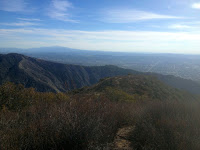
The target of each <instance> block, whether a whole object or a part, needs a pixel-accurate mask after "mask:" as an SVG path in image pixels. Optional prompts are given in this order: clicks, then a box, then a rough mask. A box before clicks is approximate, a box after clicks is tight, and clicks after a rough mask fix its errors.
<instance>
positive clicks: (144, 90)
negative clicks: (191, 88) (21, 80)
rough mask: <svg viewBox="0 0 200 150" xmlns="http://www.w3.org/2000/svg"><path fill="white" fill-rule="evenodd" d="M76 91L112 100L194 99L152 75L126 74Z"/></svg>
mask: <svg viewBox="0 0 200 150" xmlns="http://www.w3.org/2000/svg"><path fill="white" fill-rule="evenodd" d="M77 93H79V94H82V95H85V94H88V95H90V96H91V95H93V96H95V97H101V96H104V97H107V98H108V99H109V100H112V101H137V100H162V101H179V100H188V99H190V100H195V99H196V97H195V96H193V95H191V94H189V93H187V92H183V91H180V90H178V89H175V88H172V87H170V86H168V85H166V84H164V83H162V82H161V81H159V80H158V79H157V78H156V77H154V76H147V75H128V76H118V77H111V78H106V79H103V80H101V81H100V82H99V83H97V84H95V85H94V86H92V87H87V88H83V89H81V90H80V91H77Z"/></svg>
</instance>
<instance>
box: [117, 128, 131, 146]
mask: <svg viewBox="0 0 200 150" xmlns="http://www.w3.org/2000/svg"><path fill="white" fill-rule="evenodd" d="M131 131H133V127H124V128H121V129H119V131H118V132H117V135H116V138H115V140H114V150H132V148H131V142H130V141H129V139H128V136H129V134H130V132H131Z"/></svg>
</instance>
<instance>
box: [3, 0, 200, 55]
mask: <svg viewBox="0 0 200 150" xmlns="http://www.w3.org/2000/svg"><path fill="white" fill-rule="evenodd" d="M43 46H65V47H70V48H77V49H87V50H104V51H106V50H107V51H131V52H170V53H200V0H0V47H17V48H32V47H43Z"/></svg>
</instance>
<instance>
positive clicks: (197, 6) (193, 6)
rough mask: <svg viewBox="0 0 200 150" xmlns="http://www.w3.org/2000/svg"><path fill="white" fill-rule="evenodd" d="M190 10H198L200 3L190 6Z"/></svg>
mask: <svg viewBox="0 0 200 150" xmlns="http://www.w3.org/2000/svg"><path fill="white" fill-rule="evenodd" d="M192 8H194V9H200V2H199V3H194V4H192Z"/></svg>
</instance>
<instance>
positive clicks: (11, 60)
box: [0, 53, 200, 94]
mask: <svg viewBox="0 0 200 150" xmlns="http://www.w3.org/2000/svg"><path fill="white" fill-rule="evenodd" d="M0 70H1V72H0V84H3V83H5V82H8V81H10V82H14V83H20V84H23V85H24V86H25V87H33V88H35V89H36V90H37V91H41V92H48V91H51V92H65V91H70V90H73V89H78V88H82V87H85V86H91V85H93V84H95V83H97V82H98V81H99V80H100V79H103V78H106V77H114V76H122V75H128V74H132V75H149V76H154V77H156V78H157V79H158V80H160V81H162V82H163V83H165V84H167V85H169V86H171V87H174V88H178V89H180V90H184V91H187V92H190V93H193V94H199V91H200V84H199V83H197V82H195V81H192V80H187V79H182V78H179V77H175V76H169V75H161V74H155V73H143V72H138V71H134V70H130V69H123V68H119V67H116V66H111V65H110V66H109V65H107V66H79V65H70V64H62V63H55V62H50V61H44V60H41V59H36V58H31V57H28V56H24V55H21V54H14V53H11V54H2V55H0Z"/></svg>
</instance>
